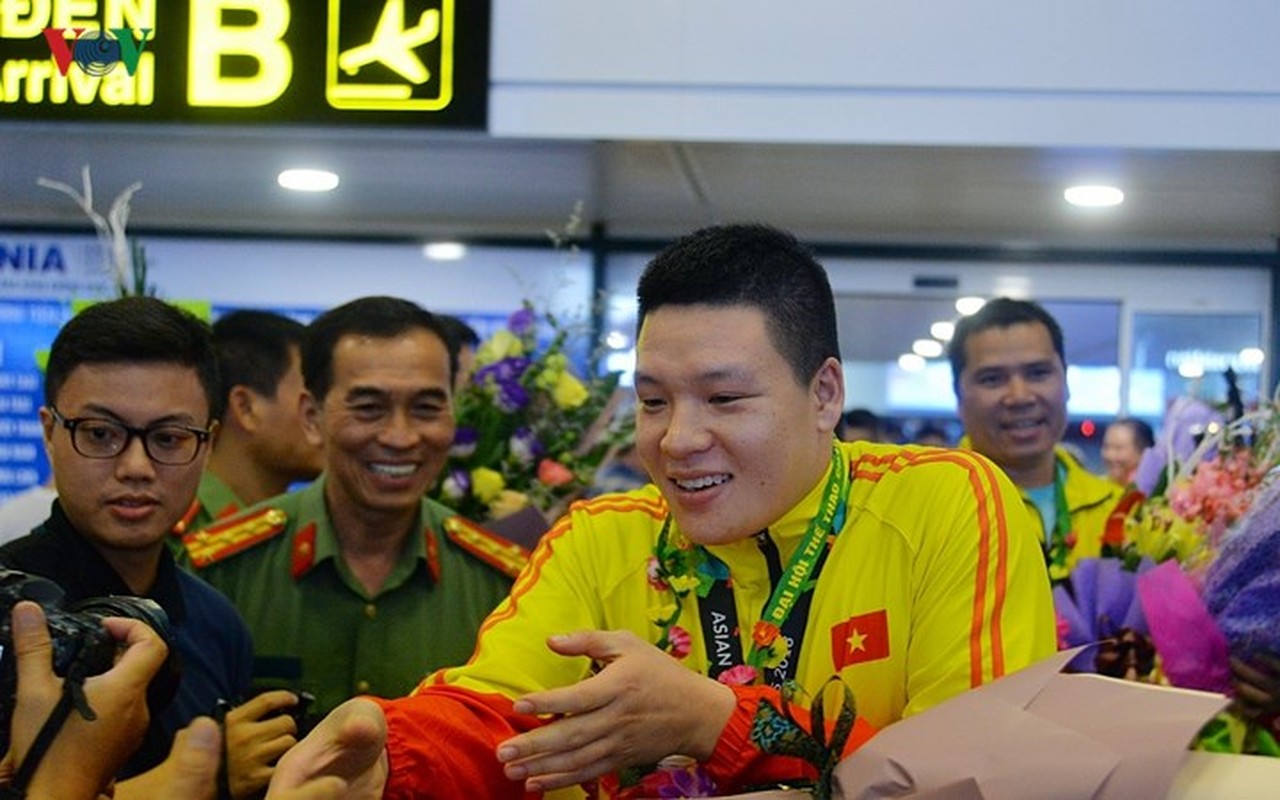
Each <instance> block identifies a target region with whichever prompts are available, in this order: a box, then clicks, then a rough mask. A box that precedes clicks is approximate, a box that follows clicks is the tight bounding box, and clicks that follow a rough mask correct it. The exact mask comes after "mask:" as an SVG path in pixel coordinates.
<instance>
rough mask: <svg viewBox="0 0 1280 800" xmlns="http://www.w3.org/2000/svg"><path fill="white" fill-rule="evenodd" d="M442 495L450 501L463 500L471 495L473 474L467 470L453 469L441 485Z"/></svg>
mask: <svg viewBox="0 0 1280 800" xmlns="http://www.w3.org/2000/svg"><path fill="white" fill-rule="evenodd" d="M440 493H441V494H442V495H444V496H445V497H447V498H449V499H450V500H462V499H463V498H465V497H466V496H467V495H469V494H471V474H470V473H468V472H467V471H466V470H465V469H451V470H449V474H448V475H447V476H445V479H444V481H443V482H442V483H441V484H440Z"/></svg>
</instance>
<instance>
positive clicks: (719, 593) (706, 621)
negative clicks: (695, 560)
mask: <svg viewBox="0 0 1280 800" xmlns="http://www.w3.org/2000/svg"><path fill="white" fill-rule="evenodd" d="M832 450H833V452H832V461H833V468H832V471H831V475H830V476H829V477H828V478H827V485H826V487H825V488H824V489H823V492H822V504H821V505H820V506H819V507H818V513H817V515H815V516H814V518H813V519H811V520H810V521H809V527H808V529H807V530H806V531H805V533H804V538H803V539H802V540H801V542H800V544H799V546H798V547H797V548H796V551H795V553H793V554H792V556H791V561H790V563H788V564H787V568H786V571H785V572H784V571H783V569H782V559H781V557H780V555H779V554H778V548H777V545H775V544H774V543H773V540H772V539H770V538H769V534H768V531H761V532H760V533H759V534H757V538H756V541H757V543H758V544H759V546H760V550H761V552H762V553H763V554H764V557H765V562H766V563H767V564H768V566H769V585H770V586H771V587H773V593H772V594H771V595H770V597H769V600H768V602H767V603H765V607H764V610H763V612H762V613H761V614H760V621H761V623H764V624H766V625H768V626H772V628H773V629H774V630H777V631H780V632H781V633H780V635H779V636H778V638H779V639H782V640H783V641H784V642H789V652H788V653H787V654H786V655H785V656H784V657H783V658H782V659H781V661H780V662H779V663H777V664H774V665H771V667H770V668H768V669H766V668H765V667H764V660H765V656H766V653H765V651H764V648H762V642H761V640H760V638H759V637H757V636H755V635H754V633H755V632H754V631H753V632H752V634H753V635H752V639H753V643H752V645H751V652H750V653H749V654H748V655H747V657H746V658H745V659H744V658H743V657H742V642H741V638H740V634H739V630H738V628H739V625H738V611H737V607H736V606H735V605H734V602H733V586H732V583H731V582H730V581H727V580H720V581H716V582H715V583H713V584H712V586H711V589H710V590H709V591H708V592H707V596H706V597H705V598H702V599H701V600H700V601H699V603H698V615H699V617H700V618H701V620H702V632H703V639H704V640H705V641H706V648H707V663H708V665H709V668H708V673H707V674H708V675H709V676H710V677H712V678H716V677H719V675H720V674H721V673H722V672H724V671H725V670H727V669H730V668H732V667H735V666H737V665H739V664H746V665H749V666H752V667H755V668H756V669H757V670H760V672H761V673H763V674H765V676H766V682H767V683H768V684H769V685H771V686H775V687H780V686H781V685H782V684H783V683H784V682H785V681H788V680H791V679H793V678H794V677H795V674H796V665H797V664H798V663H799V661H800V643H801V640H802V639H803V637H804V629H805V625H806V623H807V622H808V620H809V605H810V603H811V602H812V599H813V591H812V590H813V587H814V584H815V583H816V582H817V580H818V575H819V573H820V572H821V571H822V566H823V564H825V563H826V558H827V552H828V550H830V547H829V542H828V539H829V537H831V536H834V535H835V534H837V533H839V531H840V528H841V527H843V526H844V516H845V505H846V500H847V498H848V495H849V485H850V482H849V469H848V467H847V466H846V465H845V463H844V456H843V453H841V451H840V448H839V447H838V446H836V447H833V448H832ZM707 555H708V556H709V557H711V558H714V556H711V554H710V553H708V554H707ZM763 644H764V645H765V647H767V646H768V642H764V643H763Z"/></svg>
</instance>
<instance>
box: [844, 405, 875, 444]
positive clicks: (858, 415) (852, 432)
mask: <svg viewBox="0 0 1280 800" xmlns="http://www.w3.org/2000/svg"><path fill="white" fill-rule="evenodd" d="M839 435H840V438H841V439H842V440H843V441H846V442H883V441H885V440H886V439H885V426H884V420H882V419H880V417H879V415H877V414H876V413H875V412H874V411H872V410H871V409H869V408H853V409H850V410H849V411H846V412H845V413H844V416H842V417H841V418H840V431H839Z"/></svg>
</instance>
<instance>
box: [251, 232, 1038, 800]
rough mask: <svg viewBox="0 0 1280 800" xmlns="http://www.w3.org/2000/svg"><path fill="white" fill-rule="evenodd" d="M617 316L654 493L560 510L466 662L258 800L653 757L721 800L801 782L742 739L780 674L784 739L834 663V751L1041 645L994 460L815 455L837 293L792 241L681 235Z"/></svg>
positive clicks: (332, 721) (473, 780) (525, 774)
mask: <svg viewBox="0 0 1280 800" xmlns="http://www.w3.org/2000/svg"><path fill="white" fill-rule="evenodd" d="M639 320H640V323H639V325H640V329H639V336H638V338H637V345H636V356H637V361H636V381H635V386H636V396H637V400H638V413H637V421H636V449H637V451H638V452H639V453H640V455H641V459H642V461H643V462H644V465H645V467H646V470H647V472H648V474H649V475H650V476H651V477H652V478H653V480H654V483H653V484H651V485H648V486H646V487H644V488H642V489H638V490H636V491H633V492H628V493H626V494H611V495H604V496H602V497H599V498H597V499H594V500H589V501H585V502H582V503H577V504H575V505H574V506H573V507H571V510H570V512H569V514H568V516H566V517H564V518H563V519H561V520H560V521H559V522H557V523H556V524H555V525H554V526H553V527H552V529H551V531H550V532H549V533H548V534H547V536H546V537H545V538H544V539H543V540H542V543H541V544H539V546H538V549H537V550H536V551H535V552H534V555H533V560H532V561H531V562H530V565H529V568H528V569H526V570H525V571H524V572H523V573H521V576H520V578H519V579H518V580H517V582H516V586H515V587H514V588H513V589H512V594H511V597H510V598H508V599H507V601H505V602H504V603H503V604H502V605H501V606H500V607H499V609H498V610H497V611H495V612H494V614H493V616H491V617H490V618H489V620H488V621H487V622H486V623H485V627H484V629H483V630H482V632H481V635H480V640H479V643H478V645H477V647H476V653H475V656H474V657H473V658H472V659H471V660H470V661H469V662H468V663H467V664H466V665H465V666H461V667H456V668H453V669H447V670H442V671H440V672H438V673H436V674H435V675H433V676H431V677H429V678H427V679H426V680H424V681H423V683H422V684H421V685H420V686H419V687H418V689H417V690H416V691H415V693H414V694H413V695H411V696H409V697H406V698H402V699H399V700H390V701H387V700H379V701H377V703H378V704H379V705H380V707H379V705H374V703H372V702H370V701H369V700H366V699H357V700H352V701H349V702H348V703H347V704H344V705H343V706H341V707H340V708H339V709H338V710H337V711H335V712H334V714H333V715H331V716H330V717H329V718H328V719H326V720H325V721H324V722H322V723H321V725H320V726H319V727H318V728H317V729H316V730H315V731H314V732H313V733H312V734H311V737H309V738H308V739H306V740H304V741H303V742H302V743H300V744H299V745H298V746H297V747H296V748H294V750H293V751H292V752H291V753H290V754H288V755H286V756H285V757H284V759H282V761H281V764H280V767H279V770H278V772H277V777H276V780H275V782H274V783H273V786H272V789H273V790H274V789H276V788H285V787H288V786H292V785H293V784H294V782H295V781H301V780H306V779H308V778H311V777H314V776H315V775H318V774H323V773H325V772H328V771H334V772H337V773H339V774H340V775H341V776H342V777H345V778H349V779H351V780H352V786H353V787H354V788H355V790H356V791H358V792H359V794H358V795H356V796H360V797H375V796H381V795H382V793H383V790H384V788H385V791H386V795H387V796H390V797H410V796H412V797H439V798H454V797H464V796H465V797H487V798H518V797H525V796H527V795H526V794H525V793H526V792H533V793H540V792H544V791H549V790H554V789H558V788H561V787H567V786H572V785H577V784H581V783H583V782H585V781H590V780H592V779H595V778H597V777H599V776H602V775H605V774H606V773H611V772H613V771H615V770H620V769H622V768H626V767H641V766H642V765H652V764H654V763H655V762H657V761H659V760H660V759H663V758H665V757H667V756H670V755H673V754H677V753H678V754H682V755H684V756H686V757H688V758H691V759H697V760H698V761H700V762H702V766H703V768H704V769H705V771H706V773H705V774H706V775H708V776H710V779H711V780H714V781H715V783H716V789H717V791H719V792H722V793H725V794H732V793H733V792H734V791H736V790H739V789H740V788H741V787H744V786H748V785H755V784H758V783H771V782H776V781H779V780H788V781H793V780H795V779H798V778H802V777H805V776H806V775H807V776H808V777H809V778H810V779H812V777H813V776H814V775H815V774H816V771H815V770H814V768H812V767H805V766H804V763H803V761H802V760H801V759H797V758H794V757H789V756H778V755H776V753H768V752H764V751H763V750H762V749H760V748H761V747H762V746H763V744H760V745H758V744H757V743H756V742H757V740H754V739H753V737H752V736H751V734H750V731H751V730H752V728H753V725H763V724H765V723H764V722H762V720H767V719H768V716H767V711H766V710H763V709H765V708H766V706H765V703H766V701H767V702H768V703H771V704H773V706H774V707H775V708H776V707H780V706H782V705H783V701H782V695H781V691H782V690H781V688H780V687H781V686H782V685H783V684H784V683H785V682H787V681H789V680H795V681H796V682H798V683H799V685H800V686H801V687H802V688H801V689H799V690H797V691H796V692H795V693H794V695H792V705H791V709H792V711H791V712H789V713H795V714H797V715H798V716H799V718H800V720H801V722H802V723H804V722H806V721H807V713H806V711H805V710H804V708H802V706H807V704H808V699H807V698H816V697H819V696H821V694H822V691H821V690H822V687H823V686H824V685H825V682H826V681H827V680H828V679H829V678H831V676H832V675H833V673H834V674H836V675H838V677H839V678H840V679H841V680H842V681H843V682H844V683H845V684H846V685H847V686H848V688H849V689H850V690H852V692H853V694H854V695H855V696H856V698H857V712H858V714H860V715H861V716H862V717H863V718H864V721H862V722H859V723H858V724H857V725H856V727H855V729H854V733H853V735H852V736H851V737H850V740H849V742H848V743H847V744H846V747H847V748H851V747H853V746H856V744H858V743H860V742H861V741H864V740H865V737H866V735H867V733H868V727H879V726H883V725H887V724H889V723H891V722H893V721H894V720H896V719H899V718H901V717H903V716H905V715H909V714H913V713H916V712H919V711H922V710H924V709H926V708H928V707H930V706H932V705H934V704H936V703H938V702H941V701H942V700H944V699H946V698H948V697H951V696H953V695H955V694H957V693H959V692H962V691H965V690H967V689H969V688H971V687H972V686H976V685H979V684H982V683H985V682H987V681H989V680H993V679H995V678H997V677H999V676H1000V675H1001V674H1003V673H1004V672H1005V671H1013V670H1016V669H1019V668H1020V667H1022V666H1025V665H1026V664H1028V663H1030V662H1031V661H1034V660H1035V659H1037V658H1040V657H1043V656H1046V655H1048V654H1049V653H1051V652H1052V651H1053V646H1054V631H1053V614H1052V605H1051V601H1050V597H1049V585H1048V581H1047V580H1046V578H1045V571H1044V565H1043V562H1042V559H1041V556H1040V552H1039V547H1038V546H1037V543H1036V539H1035V533H1034V530H1033V529H1032V528H1031V521H1030V520H1029V519H1027V517H1026V514H1025V512H1024V511H1023V510H1022V508H1021V507H1020V505H1019V504H1018V502H1017V495H1016V491H1015V489H1014V487H1013V485H1012V484H1011V483H1010V482H1009V480H1008V479H1007V478H1005V477H1004V476H1003V475H1002V474H1001V473H1000V471H999V470H997V469H995V468H994V467H993V466H992V465H991V464H990V463H988V462H987V461H986V459H984V458H981V457H980V456H977V455H975V454H973V453H965V452H960V451H943V450H927V451H925V450H920V449H918V448H900V447H894V446H887V445H874V444H869V443H864V442H858V443H840V442H837V441H835V436H834V434H835V429H836V426H837V424H838V423H839V421H840V413H841V409H842V408H843V405H844V379H843V375H842V372H841V366H840V364H841V362H840V354H839V343H838V339H837V334H836V322H835V303H834V300H833V298H832V294H831V288H830V284H829V283H828V281H827V278H826V274H825V272H824V271H823V269H822V266H821V265H820V264H818V263H817V262H816V261H815V260H814V258H813V256H812V255H811V254H810V253H809V252H808V251H807V250H806V249H805V248H804V247H803V246H801V245H800V244H799V243H798V242H796V240H795V239H794V238H792V237H791V236H790V235H788V234H786V233H783V232H781V231H777V230H774V229H771V228H765V227H762V226H755V225H747V226H744V225H737V226H724V227H716V228H709V229H705V230H702V231H699V232H697V233H694V234H692V235H690V236H688V237H685V238H684V239H681V240H680V241H678V242H676V243H675V244H673V245H671V246H670V247H669V248H667V249H666V250H664V251H663V252H662V253H660V254H659V255H658V256H657V257H656V258H655V259H654V261H653V262H652V263H651V264H650V265H649V266H648V268H646V270H645V273H644V275H643V276H642V277H641V279H640V284H639ZM997 530H998V531H1000V532H1001V533H1000V534H999V535H996V531H997ZM828 551H829V557H828ZM783 565H786V567H785V568H784V566H783ZM997 565H998V566H997ZM704 570H705V571H704ZM699 576H704V577H703V578H700V577H699ZM703 580H705V581H706V582H705V583H703V586H702V587H701V588H699V590H698V591H694V587H698V586H699V584H700V582H702V581H703ZM708 583H709V584H710V585H709V586H708V585H707V584H708ZM797 587H802V588H797ZM703 588H705V589H706V592H705V595H704V592H703V590H702V589H703ZM810 590H811V591H812V594H810V593H809V592H810ZM993 598H1002V600H1000V601H997V602H992V599H993ZM810 601H812V602H810ZM739 613H741V614H743V616H742V617H741V618H739V616H738V615H739ZM699 620H701V623H700V622H699ZM384 714H385V718H384ZM757 714H759V716H757ZM828 718H830V717H828ZM867 722H869V723H870V725H869V726H868V725H867V724H866V723H867ZM384 736H385V740H386V744H385V748H384V746H383V738H384ZM357 737H359V739H358V742H357ZM602 780H603V779H602ZM655 794H656V792H655Z"/></svg>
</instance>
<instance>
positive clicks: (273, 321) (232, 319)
mask: <svg viewBox="0 0 1280 800" xmlns="http://www.w3.org/2000/svg"><path fill="white" fill-rule="evenodd" d="M306 330H307V328H306V326H305V325H303V324H302V323H301V322H298V321H297V320H293V319H289V318H288V317H286V316H284V315H282V314H276V313H274V312H272V311H254V310H240V311H232V312H230V313H228V314H225V315H223V316H222V317H220V318H219V319H218V321H217V322H215V323H213V346H214V349H215V350H216V351H217V353H218V373H219V374H220V375H221V376H222V386H223V393H224V394H230V392H231V390H232V388H234V387H236V386H247V387H249V388H250V389H252V390H254V391H255V392H257V393H258V394H260V395H263V396H264V397H274V396H275V393H276V389H277V388H279V386H280V380H281V379H282V378H284V376H285V375H286V374H287V373H288V372H289V366H290V364H291V362H292V354H293V350H294V348H298V349H299V352H300V351H301V347H302V338H303V334H305V333H306Z"/></svg>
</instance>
